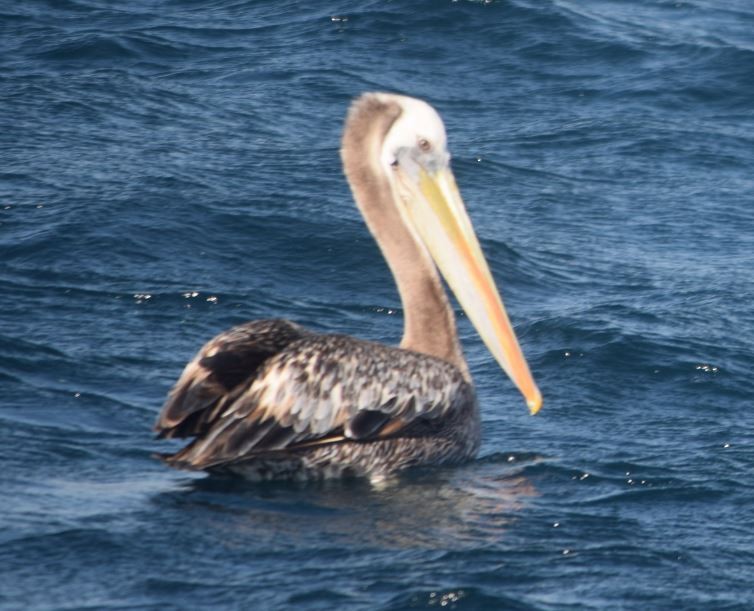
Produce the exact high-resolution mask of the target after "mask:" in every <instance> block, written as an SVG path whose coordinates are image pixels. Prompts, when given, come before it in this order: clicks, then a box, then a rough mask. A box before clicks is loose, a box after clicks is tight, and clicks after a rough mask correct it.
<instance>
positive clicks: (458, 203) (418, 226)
mask: <svg viewBox="0 0 754 611" xmlns="http://www.w3.org/2000/svg"><path fill="white" fill-rule="evenodd" d="M404 178H405V177H404ZM418 178H419V180H418V185H416V186H418V191H419V192H418V193H417V192H416V190H415V189H412V191H413V192H414V194H415V195H416V196H415V197H411V198H407V199H406V200H404V202H405V205H406V212H407V213H408V217H409V220H410V221H411V223H412V225H413V226H414V228H415V230H416V232H417V233H418V234H419V236H420V237H421V239H422V241H423V242H424V244H425V246H426V247H427V249H428V250H429V253H430V255H431V256H432V258H433V259H434V261H435V263H436V265H437V267H438V268H439V269H440V271H441V272H442V274H443V276H444V277H445V280H446V281H447V283H448V285H449V286H450V288H451V289H452V291H453V293H454V294H455V296H456V298H457V299H458V302H459V303H460V304H461V307H462V308H463V309H464V310H465V311H466V314H467V315H468V317H469V319H470V320H471V322H472V323H473V325H474V327H476V330H477V332H478V333H479V335H480V336H481V338H482V340H483V341H484V343H485V345H486V346H487V348H488V349H489V351H490V352H491V353H492V354H493V356H494V357H495V359H496V360H497V362H498V363H500V366H501V367H502V368H503V370H504V371H505V372H506V373H507V374H508V376H509V377H510V378H511V380H512V381H513V383H514V384H515V385H516V386H517V387H518V389H519V390H520V391H521V393H522V394H523V395H524V398H525V399H526V403H527V405H528V406H529V410H530V411H531V413H532V414H536V413H537V412H538V411H539V408H540V407H541V406H542V395H541V393H540V392H539V389H538V388H537V385H536V384H535V383H534V379H533V378H532V375H531V372H530V371H529V365H528V364H527V363H526V359H525V358H524V355H523V353H522V352H521V347H520V346H519V345H518V340H517V339H516V334H515V333H514V331H513V327H512V326H511V323H510V320H509V319H508V315H507V314H506V312H505V307H504V306H503V302H502V299H501V298H500V294H499V292H498V290H497V287H496V286H495V281H494V280H493V278H492V274H491V273H490V270H489V267H488V266H487V261H486V260H485V258H484V255H483V254H482V249H481V248H480V246H479V241H478V240H477V237H476V234H475V233H474V228H473V227H472V225H471V221H470V220H469V217H468V214H467V213H466V208H465V207H464V205H463V201H462V199H461V194H460V193H459V191H458V187H457V185H456V181H455V178H454V177H453V173H452V172H451V171H450V169H449V168H447V167H445V168H442V169H440V170H438V171H436V172H432V173H430V172H427V171H426V170H425V169H423V168H422V169H420V170H419V177H418ZM408 182H413V181H408ZM405 184H406V182H404V185H405Z"/></svg>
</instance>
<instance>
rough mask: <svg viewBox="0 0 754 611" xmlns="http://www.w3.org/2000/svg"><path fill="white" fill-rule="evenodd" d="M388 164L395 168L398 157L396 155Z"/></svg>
mask: <svg viewBox="0 0 754 611" xmlns="http://www.w3.org/2000/svg"><path fill="white" fill-rule="evenodd" d="M390 165H391V166H393V167H394V168H397V167H398V158H397V157H396V158H395V159H393V160H392V161H391V162H390Z"/></svg>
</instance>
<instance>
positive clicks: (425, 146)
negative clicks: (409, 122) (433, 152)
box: [419, 138, 432, 153]
mask: <svg viewBox="0 0 754 611" xmlns="http://www.w3.org/2000/svg"><path fill="white" fill-rule="evenodd" d="M419 148H420V149H421V150H422V151H424V152H425V153H426V152H428V151H429V150H430V149H431V148H432V145H431V144H430V143H429V140H427V139H426V138H419Z"/></svg>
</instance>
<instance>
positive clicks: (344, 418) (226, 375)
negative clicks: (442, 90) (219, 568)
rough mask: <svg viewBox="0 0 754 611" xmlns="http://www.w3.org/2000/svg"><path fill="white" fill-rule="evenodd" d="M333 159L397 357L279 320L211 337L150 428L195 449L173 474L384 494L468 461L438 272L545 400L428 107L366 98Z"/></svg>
mask: <svg viewBox="0 0 754 611" xmlns="http://www.w3.org/2000/svg"><path fill="white" fill-rule="evenodd" d="M341 158H342V161H343V167H344V171H345V174H346V177H347V179H348V182H349V184H350V187H351V190H352V192H353V196H354V198H355V200H356V204H357V206H358V207H359V209H360V211H361V213H362V215H363V217H364V220H365V221H366V224H367V226H368V227H369V230H370V232H371V233H372V235H373V236H374V238H375V240H376V241H377V243H378V244H379V247H380V249H381V251H382V254H383V256H384V257H385V259H386V261H387V263H388V266H389V267H390V270H391V271H392V274H393V277H394V278H395V282H396V284H397V288H398V292H399V294H400V298H401V303H402V306H403V312H404V317H405V320H404V329H403V338H402V340H401V343H400V346H399V347H389V346H384V345H381V344H377V343H373V342H369V341H364V340H360V339H355V338H353V337H349V336H346V335H331V334H322V333H316V332H312V331H308V330H306V329H304V328H303V327H301V326H299V325H297V324H295V323H293V322H289V321H286V320H257V321H252V322H248V323H245V324H242V325H239V326H237V327H234V328H232V329H230V330H229V331H226V332H224V333H221V334H220V335H218V336H217V337H215V338H214V339H212V340H210V341H209V342H208V343H207V344H205V345H204V347H203V348H202V349H201V350H200V351H199V353H198V354H197V355H196V356H195V357H194V358H193V360H192V361H191V362H189V363H188V365H187V366H186V368H185V369H184V371H183V374H182V375H181V376H180V378H179V379H178V381H177V382H176V384H175V386H174V387H173V389H172V390H171V391H170V393H169V395H168V398H167V401H166V403H165V405H164V406H163V408H162V411H161V413H160V415H159V417H158V419H157V423H156V425H155V431H156V432H157V434H158V437H159V438H175V437H177V438H186V437H189V438H193V439H192V441H191V442H190V443H189V445H187V446H186V447H184V448H183V449H181V450H180V451H178V452H176V453H174V454H165V455H162V458H163V460H165V462H167V463H168V464H169V465H171V466H174V467H178V468H184V469H191V470H205V471H210V472H212V471H220V472H232V473H236V474H240V475H243V476H245V477H247V478H250V479H254V480H268V479H320V478H326V477H345V476H359V477H367V478H370V479H371V480H373V481H379V480H380V479H384V478H387V477H390V476H391V475H393V474H395V473H398V472H400V471H403V470H405V469H407V468H409V467H415V466H420V465H440V464H446V465H447V464H453V463H458V462H461V461H464V460H468V459H469V458H472V457H473V456H475V454H476V452H477V450H478V448H479V441H480V419H479V407H478V404H477V399H476V393H475V391H474V385H473V382H472V379H471V375H470V373H469V368H468V365H467V363H466V360H465V358H464V355H463V351H462V349H461V345H460V342H459V339H458V333H457V330H456V323H455V317H454V313H453V310H452V308H451V306H450V304H449V302H448V298H447V295H446V293H445V290H444V289H443V285H442V282H441V280H440V275H439V273H442V275H443V276H444V278H445V280H446V281H447V284H448V285H449V287H450V288H451V290H452V291H453V293H454V294H455V296H456V298H457V300H458V302H459V303H460V305H461V307H462V308H463V309H464V310H465V312H466V313H467V315H468V317H469V319H470V320H471V322H472V323H473V324H474V326H475V328H476V329H477V331H478V333H479V335H480V336H481V338H482V339H483V341H484V343H485V344H486V346H487V348H488V349H489V350H490V352H491V353H492V355H493V356H494V357H495V359H496V360H497V361H498V363H499V364H500V366H501V367H502V368H503V370H504V371H505V372H506V373H507V374H508V376H509V377H510V378H511V380H512V381H513V383H514V384H515V385H516V386H517V387H518V389H519V390H520V392H521V393H522V394H523V396H524V398H525V400H526V402H527V404H528V407H529V409H530V411H531V412H532V413H536V412H537V411H538V410H539V408H540V406H541V404H542V397H541V394H540V392H539V390H538V388H537V386H536V384H535V383H534V380H533V378H532V376H531V373H530V372H529V367H528V365H527V363H526V360H525V358H524V356H523V354H522V352H521V348H520V347H519V344H518V341H517V339H516V336H515V334H514V332H513V329H512V327H511V324H510V322H509V320H508V316H507V314H506V312H505V309H504V307H503V303H502V300H501V298H500V295H499V293H498V290H497V288H496V286H495V282H494V280H493V278H492V275H491V273H490V270H489V268H488V266H487V263H486V261H485V259H484V256H483V254H482V251H481V248H480V246H479V242H478V240H477V238H476V235H475V234H474V230H473V228H472V225H471V221H470V220H469V217H468V215H467V213H466V209H465V207H464V204H463V201H462V200H461V196H460V193H459V191H458V187H457V186H456V182H455V179H454V177H453V174H452V172H451V170H450V165H449V164H450V155H449V154H448V151H447V147H446V136H445V127H444V125H443V122H442V120H441V119H440V116H439V115H438V114H437V112H436V111H435V110H434V108H432V107H431V106H430V105H429V104H427V103H426V102H424V101H421V100H418V99H414V98H410V97H405V96H401V95H394V94H388V93H367V94H364V95H362V96H361V97H359V98H358V99H357V100H355V101H354V102H353V104H352V105H351V108H350V110H349V112H348V116H347V119H346V123H345V129H344V132H343V138H342V147H341ZM438 270H439V273H438Z"/></svg>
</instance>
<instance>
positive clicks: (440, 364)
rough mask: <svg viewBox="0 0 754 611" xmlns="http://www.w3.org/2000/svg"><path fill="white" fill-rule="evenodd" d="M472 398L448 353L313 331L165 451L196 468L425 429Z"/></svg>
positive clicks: (415, 433)
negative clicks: (184, 443)
mask: <svg viewBox="0 0 754 611" xmlns="http://www.w3.org/2000/svg"><path fill="white" fill-rule="evenodd" d="M184 375H186V374H184ZM179 384H180V382H179ZM473 401H474V393H473V389H472V387H471V385H470V384H469V383H468V382H467V381H466V380H465V379H464V378H463V376H462V374H461V372H460V371H459V370H458V369H457V368H456V367H454V366H453V365H451V364H449V363H446V362H445V361H442V360H440V359H436V358H433V357H429V356H426V355H423V354H418V353H415V352H409V351H406V350H401V349H398V348H389V347H387V346H383V345H380V344H374V343H371V342H363V341H359V340H356V339H353V338H350V337H347V336H342V335H313V334H312V335H308V336H305V337H303V338H302V339H299V340H296V341H294V342H291V343H290V344H289V345H288V346H287V347H286V348H285V349H283V350H282V351H280V352H279V353H277V354H275V355H274V356H272V357H270V358H269V359H268V360H266V361H265V362H264V363H263V364H262V365H261V366H260V368H259V371H258V372H257V374H256V376H255V377H254V378H253V380H251V382H250V383H248V384H247V385H246V386H244V387H243V388H241V389H239V390H238V391H237V392H233V393H230V394H228V395H227V396H226V398H225V399H224V400H223V402H222V404H220V403H217V404H216V405H217V407H215V408H213V418H212V419H211V420H208V421H207V423H208V425H209V426H208V427H207V428H206V429H205V430H203V431H202V432H201V433H200V434H199V436H198V437H197V438H196V439H195V440H194V441H193V442H192V443H191V444H190V445H189V446H188V447H186V448H185V449H183V450H182V451H180V452H178V453H177V454H175V455H173V456H172V457H169V458H168V459H167V460H168V461H169V462H171V463H174V464H176V465H182V466H187V467H191V468H199V469H202V468H209V467H213V466H218V465H221V464H225V463H231V462H238V461H242V460H248V459H250V458H253V457H254V456H259V455H263V454H265V453H269V452H281V451H295V450H299V449H302V448H311V447H313V446H317V445H322V444H329V443H339V442H360V441H369V440H373V439H380V438H385V437H391V436H422V435H431V434H433V433H434V432H437V431H438V430H440V429H441V428H442V427H443V425H444V423H445V422H446V421H447V420H448V419H449V418H452V417H453V415H454V413H457V412H459V411H460V409H461V406H464V405H469V404H470V403H472V402H473Z"/></svg>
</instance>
